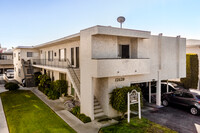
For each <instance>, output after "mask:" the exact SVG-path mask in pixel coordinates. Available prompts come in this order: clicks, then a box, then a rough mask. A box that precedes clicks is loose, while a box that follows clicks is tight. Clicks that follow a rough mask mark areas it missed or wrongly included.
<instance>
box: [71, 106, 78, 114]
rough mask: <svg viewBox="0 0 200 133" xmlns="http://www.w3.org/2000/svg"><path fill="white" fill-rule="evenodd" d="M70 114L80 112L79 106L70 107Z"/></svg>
mask: <svg viewBox="0 0 200 133" xmlns="http://www.w3.org/2000/svg"><path fill="white" fill-rule="evenodd" d="M71 112H72V114H74V115H75V116H77V115H79V114H80V107H79V106H75V107H73V108H72V111H71Z"/></svg>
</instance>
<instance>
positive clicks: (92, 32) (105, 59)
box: [14, 26, 186, 119]
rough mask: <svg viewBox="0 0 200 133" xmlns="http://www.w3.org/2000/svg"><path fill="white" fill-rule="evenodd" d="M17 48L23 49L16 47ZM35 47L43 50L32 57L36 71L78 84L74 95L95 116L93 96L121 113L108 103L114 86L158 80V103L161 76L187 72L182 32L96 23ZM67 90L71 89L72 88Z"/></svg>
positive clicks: (109, 111) (111, 112)
mask: <svg viewBox="0 0 200 133" xmlns="http://www.w3.org/2000/svg"><path fill="white" fill-rule="evenodd" d="M19 50H22V49H16V50H15V51H14V52H17V51H19ZM23 50H25V51H26V50H27V49H23ZM31 50H36V51H37V52H38V53H39V54H38V55H39V56H38V57H37V58H35V59H34V60H33V61H32V62H33V66H34V67H35V68H37V70H40V71H42V72H43V73H44V72H46V73H48V75H49V76H50V77H51V78H53V79H54V80H58V79H60V78H63V74H65V75H66V80H68V81H69V82H70V86H71V85H72V86H73V87H74V89H75V92H76V93H75V97H77V98H78V99H79V100H80V104H81V105H80V106H81V112H82V113H85V114H86V115H88V116H90V117H91V118H92V119H94V118H95V117H96V116H95V108H94V106H95V105H94V97H95V98H96V99H97V100H98V102H99V103H100V105H101V107H102V110H103V112H104V114H105V115H107V116H109V117H113V116H117V115H118V112H116V111H115V110H113V109H112V107H111V106H110V104H109V97H110V92H112V90H113V89H115V88H116V87H123V86H130V85H131V84H133V83H141V82H151V81H157V98H156V99H157V101H156V104H157V105H161V92H160V91H161V90H160V83H161V80H168V79H174V78H182V77H185V75H186V39H185V38H181V37H180V36H177V37H167V36H163V35H162V34H159V35H158V36H157V35H151V32H149V31H138V30H132V29H121V28H114V27H107V26H94V27H91V28H88V29H84V30H81V31H80V33H78V34H74V35H71V36H68V37H64V38H61V39H58V40H55V41H51V42H48V43H45V44H41V45H36V46H34V47H33V48H31ZM21 58H23V56H21ZM14 60H17V59H14ZM14 62H16V63H17V62H18V61H14ZM16 63H14V65H15V64H16ZM68 66H70V69H69V67H68ZM16 67H17V69H18V68H19V67H20V66H19V65H18V66H16ZM71 67H72V68H73V72H72V70H71V69H72V68H71ZM38 68H39V69H38ZM62 73H63V74H62ZM15 77H16V78H17V76H15ZM74 77H77V78H74ZM118 79H123V80H118ZM17 80H18V81H20V79H17ZM68 90H69V94H71V89H68Z"/></svg>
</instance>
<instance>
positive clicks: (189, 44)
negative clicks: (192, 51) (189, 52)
mask: <svg viewBox="0 0 200 133" xmlns="http://www.w3.org/2000/svg"><path fill="white" fill-rule="evenodd" d="M186 46H187V47H198V46H200V40H197V39H188V40H186Z"/></svg>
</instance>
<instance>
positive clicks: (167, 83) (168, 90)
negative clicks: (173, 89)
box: [167, 80, 169, 93]
mask: <svg viewBox="0 0 200 133" xmlns="http://www.w3.org/2000/svg"><path fill="white" fill-rule="evenodd" d="M168 83H169V82H168V80H167V93H168V92H169V84H168Z"/></svg>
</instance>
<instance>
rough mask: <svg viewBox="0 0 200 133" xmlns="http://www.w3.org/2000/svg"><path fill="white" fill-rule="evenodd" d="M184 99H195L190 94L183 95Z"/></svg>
mask: <svg viewBox="0 0 200 133" xmlns="http://www.w3.org/2000/svg"><path fill="white" fill-rule="evenodd" d="M183 97H185V98H193V95H192V94H189V93H183Z"/></svg>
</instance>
